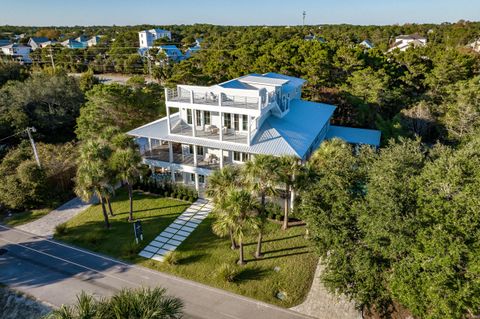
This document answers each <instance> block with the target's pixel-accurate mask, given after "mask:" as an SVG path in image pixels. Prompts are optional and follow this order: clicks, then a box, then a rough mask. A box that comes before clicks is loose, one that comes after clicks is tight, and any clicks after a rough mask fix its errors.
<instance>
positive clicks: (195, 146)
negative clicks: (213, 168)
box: [193, 145, 198, 166]
mask: <svg viewBox="0 0 480 319" xmlns="http://www.w3.org/2000/svg"><path fill="white" fill-rule="evenodd" d="M197 153H198V152H197V145H193V166H198V158H197Z"/></svg>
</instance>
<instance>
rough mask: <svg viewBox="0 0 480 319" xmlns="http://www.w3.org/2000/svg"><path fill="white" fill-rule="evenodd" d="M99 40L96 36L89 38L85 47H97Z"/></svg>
mask: <svg viewBox="0 0 480 319" xmlns="http://www.w3.org/2000/svg"><path fill="white" fill-rule="evenodd" d="M100 39H101V37H100V36H98V35H95V36H93V37H91V38H90V39H88V40H87V46H88V47H91V46H95V45H98V44H99V43H100Z"/></svg>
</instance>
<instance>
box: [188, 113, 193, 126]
mask: <svg viewBox="0 0 480 319" xmlns="http://www.w3.org/2000/svg"><path fill="white" fill-rule="evenodd" d="M187 123H188V124H192V123H193V122H192V110H191V109H187Z"/></svg>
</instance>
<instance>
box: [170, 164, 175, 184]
mask: <svg viewBox="0 0 480 319" xmlns="http://www.w3.org/2000/svg"><path fill="white" fill-rule="evenodd" d="M170 174H172V182H173V183H175V170H174V169H173V165H170Z"/></svg>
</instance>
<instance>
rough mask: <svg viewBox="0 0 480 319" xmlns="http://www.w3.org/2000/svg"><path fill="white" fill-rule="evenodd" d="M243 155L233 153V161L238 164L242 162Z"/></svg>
mask: <svg viewBox="0 0 480 319" xmlns="http://www.w3.org/2000/svg"><path fill="white" fill-rule="evenodd" d="M240 158H241V153H240V152H235V151H234V152H233V160H234V161H237V162H240V161H241V159H240Z"/></svg>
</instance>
